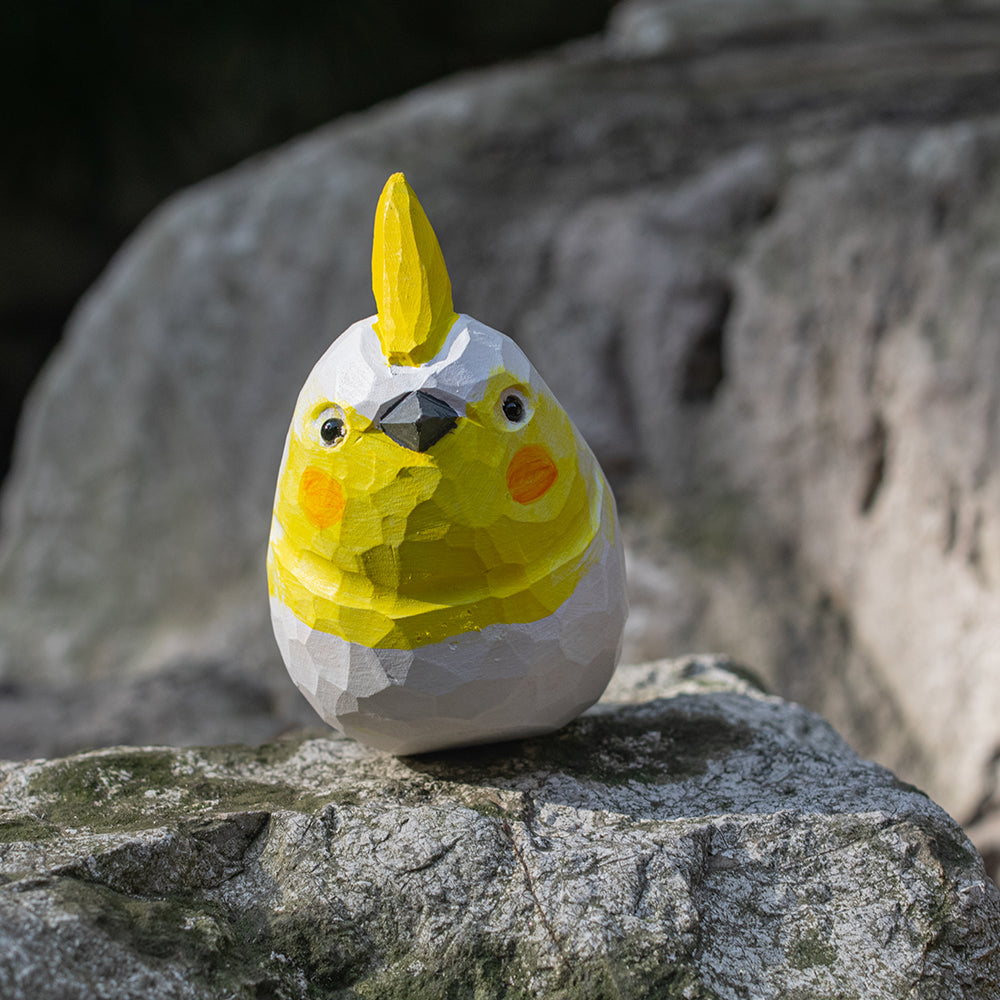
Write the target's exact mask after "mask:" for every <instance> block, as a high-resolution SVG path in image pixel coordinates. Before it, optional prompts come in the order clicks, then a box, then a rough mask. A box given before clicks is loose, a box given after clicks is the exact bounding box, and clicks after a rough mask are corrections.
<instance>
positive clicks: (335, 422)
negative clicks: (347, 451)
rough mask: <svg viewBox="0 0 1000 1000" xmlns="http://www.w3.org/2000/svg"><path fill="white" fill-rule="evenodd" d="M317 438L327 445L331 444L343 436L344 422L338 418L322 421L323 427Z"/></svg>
mask: <svg viewBox="0 0 1000 1000" xmlns="http://www.w3.org/2000/svg"><path fill="white" fill-rule="evenodd" d="M319 436H320V437H321V438H322V439H323V440H324V441H325V442H326V443H327V444H333V443H334V441H339V440H340V438H342V437H343V436H344V421H343V420H341V419H340V417H330V419H329V420H324V421H323V426H322V427H320V429H319Z"/></svg>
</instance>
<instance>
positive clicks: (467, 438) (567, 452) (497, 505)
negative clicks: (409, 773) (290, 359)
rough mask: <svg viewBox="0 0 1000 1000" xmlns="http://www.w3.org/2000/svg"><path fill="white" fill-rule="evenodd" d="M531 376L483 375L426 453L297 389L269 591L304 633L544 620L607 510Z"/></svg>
mask: <svg viewBox="0 0 1000 1000" xmlns="http://www.w3.org/2000/svg"><path fill="white" fill-rule="evenodd" d="M490 333H491V334H492V335H493V336H496V337H501V336H502V335H501V334H497V333H495V332H494V331H490ZM386 374H388V369H387V372H386ZM522 374H523V372H522ZM531 375H532V376H534V377H531V378H527V379H526V378H522V379H521V380H520V381H518V380H515V378H514V377H513V376H512V375H511V374H510V373H509V372H508V371H506V370H504V369H496V370H494V371H492V372H491V373H490V374H489V375H488V377H487V378H486V379H485V380H481V381H479V382H478V383H477V388H479V389H481V390H483V391H481V392H479V393H478V398H475V399H469V400H464V404H465V409H464V413H463V414H461V415H460V416H459V417H458V418H457V420H456V425H455V427H454V429H452V430H450V431H449V432H448V433H446V434H444V435H443V437H441V438H440V440H437V441H436V442H435V443H434V444H433V445H432V446H431V447H429V448H428V449H427V450H426V451H417V450H413V449H411V448H408V447H404V446H403V445H401V444H399V443H397V442H396V441H395V440H393V438H392V437H390V436H389V435H388V434H387V433H386V432H385V430H384V429H383V428H382V427H381V426H380V425H379V420H378V418H377V415H376V416H375V417H366V416H364V415H362V413H361V412H359V410H358V409H356V408H354V407H353V406H351V405H350V404H349V403H348V402H347V401H345V400H343V399H339V400H338V399H332V398H326V397H325V396H324V395H322V394H317V393H316V392H315V391H311V392H305V391H304V393H303V397H302V398H301V399H300V403H299V408H298V409H297V411H296V413H295V416H294V418H293V421H292V426H291V428H290V430H289V438H288V444H287V448H286V454H285V460H284V462H283V465H282V468H281V472H280V475H279V480H278V489H277V494H276V501H275V509H274V520H273V524H272V530H271V542H270V547H269V554H268V579H269V584H270V589H271V593H272V595H274V596H277V597H278V598H279V599H280V600H281V601H282V603H284V604H285V605H286V606H287V607H288V608H290V609H291V610H292V611H293V612H294V613H295V614H296V616H297V617H298V618H300V619H301V620H302V621H304V622H305V623H306V624H308V625H309V626H310V627H312V628H314V629H317V630H319V631H323V632H332V633H334V634H336V635H338V636H340V637H341V638H343V639H346V640H348V641H352V642H358V643H361V644H363V645H366V646H369V647H382V648H403V649H411V648H414V647H416V646H422V645H426V644H428V643H431V642H441V641H443V640H445V639H447V638H448V637H450V636H455V635H459V634H461V633H463V632H468V631H476V630H479V629H482V628H483V627H485V626H486V625H491V624H496V623H504V622H507V623H510V622H530V621H537V620H538V619H540V618H543V617H545V616H547V615H549V614H551V613H552V612H553V611H554V610H555V609H556V608H557V607H558V606H559V605H560V604H561V603H562V602H563V601H564V600H565V599H566V598H567V597H568V596H569V595H570V594H571V593H572V591H573V589H574V588H575V586H576V584H577V582H578V581H579V579H580V578H581V576H582V575H583V573H584V572H585V571H586V570H587V568H588V567H589V565H590V563H591V561H592V560H593V559H594V558H596V556H597V554H599V551H600V548H601V546H602V545H603V538H602V537H599V536H601V534H602V527H601V526H602V522H604V524H605V525H608V524H609V523H610V521H609V519H608V518H607V516H606V510H605V506H606V505H607V504H609V503H610V502H611V500H610V494H609V492H608V489H607V486H606V484H605V482H604V479H603V476H602V475H601V473H600V470H599V468H598V467H597V463H596V461H595V459H594V458H593V455H592V454H591V452H590V450H589V448H587V446H586V444H585V443H584V442H583V441H582V439H581V438H580V437H579V435H578V433H577V432H576V431H575V429H574V428H573V425H572V424H571V422H570V420H569V418H568V417H567V415H566V414H565V412H564V411H563V410H562V408H561V407H560V406H559V404H558V403H557V402H556V400H555V399H554V397H553V396H552V394H551V393H550V392H549V391H548V389H547V388H546V387H545V385H544V383H543V382H541V380H540V379H538V378H537V376H536V375H534V373H533V371H532V372H531ZM450 398H452V399H453V400H457V398H458V397H457V395H455V394H453V395H452V396H451V397H450ZM369 408H370V407H369ZM331 421H332V422H331ZM336 430H339V433H338V434H334V433H332V432H333V431H336Z"/></svg>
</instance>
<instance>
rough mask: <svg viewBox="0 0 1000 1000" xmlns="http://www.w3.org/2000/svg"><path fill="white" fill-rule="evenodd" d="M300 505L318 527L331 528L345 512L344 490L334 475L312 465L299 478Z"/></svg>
mask: <svg viewBox="0 0 1000 1000" xmlns="http://www.w3.org/2000/svg"><path fill="white" fill-rule="evenodd" d="M299 506H300V507H301V508H302V512H303V513H304V514H305V515H306V517H307V518H309V520H310V521H311V522H312V523H313V524H315V525H316V527H317V528H329V527H330V525H331V524H336V523H337V522H338V521H339V520H340V518H341V517H342V515H343V513H344V491H343V489H342V488H341V485H340V483H338V482H337V480H336V479H334V478H333V476H331V475H330V474H329V473H327V472H324V471H323V470H322V469H317V468H316V466H315V465H310V466H309V468H308V469H306V471H305V472H303V473H302V478H301V479H300V480H299Z"/></svg>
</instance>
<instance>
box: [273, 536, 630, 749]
mask: <svg viewBox="0 0 1000 1000" xmlns="http://www.w3.org/2000/svg"><path fill="white" fill-rule="evenodd" d="M626 614H627V604H626V600H625V588H624V568H623V560H622V552H621V543H620V540H619V539H618V538H617V537H616V536H615V533H614V531H613V530H612V534H611V536H610V537H608V536H605V535H604V534H603V533H602V535H601V536H600V545H599V549H598V551H597V553H596V555H595V557H594V559H593V560H592V562H591V563H590V565H589V566H588V568H587V569H586V570H585V571H584V572H583V573H582V575H581V577H580V579H579V581H578V583H577V585H576V586H575V587H574V589H573V590H572V592H571V593H570V595H569V596H568V597H567V599H566V600H565V601H564V602H562V604H560V605H559V606H558V607H557V608H556V609H555V610H554V611H553V612H552V613H549V614H547V615H545V616H543V617H541V618H538V619H536V620H534V621H529V622H514V623H497V622H494V623H492V624H489V625H486V626H485V627H483V628H482V629H480V630H476V631H473V632H468V633H464V634H455V635H450V636H448V637H447V638H445V639H444V640H443V641H434V642H431V643H429V644H425V645H415V646H414V647H412V648H393V647H386V646H383V647H376V648H373V647H371V646H369V645H366V644H364V643H358V642H352V641H350V640H348V639H344V638H342V637H340V636H339V635H336V634H334V633H332V632H324V631H320V630H317V629H314V628H311V627H310V626H309V625H307V624H306V623H305V622H304V621H302V620H301V618H299V617H298V616H297V615H295V614H294V613H292V611H291V610H290V609H289V608H288V607H287V606H286V605H284V604H283V603H282V601H281V600H280V599H279V598H278V597H277V596H272V598H271V616H272V621H273V623H274V631H275V635H276V637H277V639H278V645H279V646H280V648H281V651H282V655H283V657H284V659H285V663H286V665H287V667H288V670H289V673H290V674H291V676H292V679H293V680H294V681H295V683H296V685H297V686H298V688H299V689H300V690H301V691H302V693H303V694H304V695H305V696H306V698H307V699H308V700H309V702H310V703H311V704H312V705H313V707H314V708H315V709H316V710H317V712H319V714H320V715H321V716H322V717H323V718H324V719H326V720H327V721H328V722H329V723H331V724H332V725H335V726H337V728H339V729H341V730H342V731H343V732H345V733H347V735H349V736H353V737H355V738H357V739H360V740H361V741H363V742H365V743H367V744H369V745H372V746H376V747H380V748H381V749H383V750H388V751H389V752H390V753H396V754H408V753H420V752H423V751H426V750H431V749H441V748H443V747H446V746H459V745H463V744H469V743H482V742H491V741H493V740H500V739H515V738H521V737H525V736H531V735H537V734H540V733H544V732H550V731H552V730H553V729H558V728H559V727H560V726H562V725H564V724H565V723H566V722H568V721H569V720H570V719H572V718H574V717H575V716H577V715H579V713H580V712H582V711H584V710H585V709H586V708H587V707H589V705H591V704H592V703H593V702H594V701H596V700H597V698H599V697H600V694H601V692H602V691H603V690H604V688H605V686H606V685H607V683H608V680H609V678H610V676H611V673H612V671H613V670H614V665H615V663H616V661H617V657H618V649H619V646H620V644H621V634H622V627H623V624H624V620H625V616H626ZM445 734H446V735H445Z"/></svg>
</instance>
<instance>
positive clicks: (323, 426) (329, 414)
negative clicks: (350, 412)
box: [313, 403, 347, 446]
mask: <svg viewBox="0 0 1000 1000" xmlns="http://www.w3.org/2000/svg"><path fill="white" fill-rule="evenodd" d="M314 419H315V421H316V422H315V424H313V426H314V427H315V428H316V430H315V431H313V433H314V434H315V433H317V432H318V433H319V437H320V440H321V441H322V442H323V444H325V445H327V446H335V445H338V444H340V442H341V441H343V440H344V438H345V437H346V436H347V422H346V421H345V420H344V411H343V410H341V408H340V407H339V406H333V405H331V404H329V403H328V404H327V405H326V406H325V407H324V408H323V409H322V410H320V412H319V413H317V414H316V416H315V417H314Z"/></svg>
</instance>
